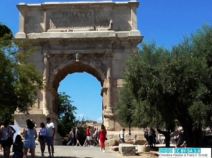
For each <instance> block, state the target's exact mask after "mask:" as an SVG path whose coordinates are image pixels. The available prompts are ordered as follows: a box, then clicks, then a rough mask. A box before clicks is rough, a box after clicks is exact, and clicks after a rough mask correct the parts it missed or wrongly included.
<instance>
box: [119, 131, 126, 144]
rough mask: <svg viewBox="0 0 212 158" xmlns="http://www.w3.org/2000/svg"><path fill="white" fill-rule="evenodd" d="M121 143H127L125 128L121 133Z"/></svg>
mask: <svg viewBox="0 0 212 158" xmlns="http://www.w3.org/2000/svg"><path fill="white" fill-rule="evenodd" d="M119 142H120V143H125V128H123V129H122V130H121V131H120V133H119Z"/></svg>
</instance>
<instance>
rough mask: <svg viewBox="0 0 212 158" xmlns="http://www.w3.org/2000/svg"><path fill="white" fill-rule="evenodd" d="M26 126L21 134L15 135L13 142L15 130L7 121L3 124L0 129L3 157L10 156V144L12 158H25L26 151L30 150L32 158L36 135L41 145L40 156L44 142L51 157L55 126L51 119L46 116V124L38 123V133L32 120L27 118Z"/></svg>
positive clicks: (43, 148) (7, 157)
mask: <svg viewBox="0 0 212 158" xmlns="http://www.w3.org/2000/svg"><path fill="white" fill-rule="evenodd" d="M26 126H27V127H26V128H24V129H23V131H22V132H21V134H18V135H16V137H15V141H14V143H13V135H14V133H15V132H16V131H15V130H14V129H13V128H12V127H11V126H9V122H5V123H4V124H3V126H2V127H1V130H0V140H1V145H2V147H3V154H4V158H9V157H10V148H11V146H12V147H13V148H12V151H13V153H14V154H13V158H23V157H24V158H25V157H27V153H28V152H30V154H31V157H32V158H34V157H35V147H36V143H35V140H36V138H37V136H38V138H39V142H40V146H41V153H42V155H41V156H42V157H43V156H44V150H45V144H47V145H48V152H49V157H53V154H54V146H53V141H54V134H55V127H54V123H53V122H51V119H50V118H49V117H47V122H46V125H45V124H44V123H43V122H42V123H41V124H40V126H41V128H40V131H39V133H38V134H37V131H36V129H35V123H34V122H33V121H32V120H30V119H27V120H26Z"/></svg>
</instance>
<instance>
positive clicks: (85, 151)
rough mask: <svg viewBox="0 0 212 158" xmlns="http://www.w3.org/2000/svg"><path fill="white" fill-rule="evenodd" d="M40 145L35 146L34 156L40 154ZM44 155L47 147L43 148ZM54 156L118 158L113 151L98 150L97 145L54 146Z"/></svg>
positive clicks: (46, 154)
mask: <svg viewBox="0 0 212 158" xmlns="http://www.w3.org/2000/svg"><path fill="white" fill-rule="evenodd" d="M39 149H40V146H37V147H36V156H40V155H41V152H40V150H39ZM45 156H46V157H48V152H47V148H46V150H45ZM54 157H56V158H119V157H117V156H116V154H115V152H113V151H109V150H106V152H102V151H100V149H99V147H94V146H90V147H79V146H58V145H57V146H55V154H54Z"/></svg>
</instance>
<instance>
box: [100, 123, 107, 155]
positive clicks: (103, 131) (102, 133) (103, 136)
mask: <svg viewBox="0 0 212 158" xmlns="http://www.w3.org/2000/svg"><path fill="white" fill-rule="evenodd" d="M105 140H107V131H106V129H105V126H104V125H103V124H102V125H101V130H100V131H99V145H100V150H101V151H103V152H105Z"/></svg>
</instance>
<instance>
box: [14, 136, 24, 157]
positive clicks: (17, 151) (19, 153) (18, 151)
mask: <svg viewBox="0 0 212 158" xmlns="http://www.w3.org/2000/svg"><path fill="white" fill-rule="evenodd" d="M23 148H24V143H23V141H22V138H21V136H20V135H19V134H18V135H17V136H16V137H15V142H14V143H13V152H14V154H13V158H23V155H24V153H23Z"/></svg>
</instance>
